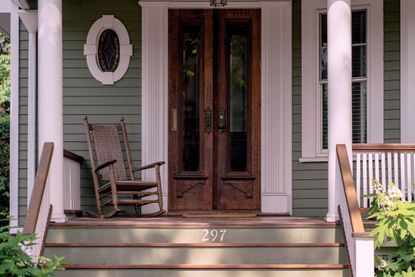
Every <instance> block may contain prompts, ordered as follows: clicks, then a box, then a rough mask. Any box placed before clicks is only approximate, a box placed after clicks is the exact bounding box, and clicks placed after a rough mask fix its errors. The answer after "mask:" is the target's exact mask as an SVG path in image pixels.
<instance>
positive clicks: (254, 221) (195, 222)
mask: <svg viewBox="0 0 415 277" xmlns="http://www.w3.org/2000/svg"><path fill="white" fill-rule="evenodd" d="M338 226H340V224H339V222H325V221H324V220H322V219H311V218H301V217H300V218H298V217H256V218H235V219H232V220H229V218H200V219H198V218H182V217H171V216H161V217H158V218H151V219H148V218H125V217H124V218H122V217H120V218H111V219H95V218H76V219H71V220H70V221H68V222H66V223H51V224H50V228H71V227H82V228H89V227H91V228H95V227H114V228H120V227H122V228H142V227H147V228H151V227H153V228H157V227H160V228H166V227H170V228H206V227H209V228H212V227H229V228H231V227H235V228H237V227H242V228H243V227H255V228H261V227H264V228H267V227H270V228H271V227H272V228H285V227H287V228H303V227H307V228H314V227H316V228H333V227H338Z"/></svg>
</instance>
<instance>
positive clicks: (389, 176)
mask: <svg viewBox="0 0 415 277" xmlns="http://www.w3.org/2000/svg"><path fill="white" fill-rule="evenodd" d="M391 182H392V153H390V152H388V183H387V184H385V186H386V187H387V186H388V184H389V183H391Z"/></svg>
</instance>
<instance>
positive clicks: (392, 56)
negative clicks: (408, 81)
mask: <svg viewBox="0 0 415 277" xmlns="http://www.w3.org/2000/svg"><path fill="white" fill-rule="evenodd" d="M383 10H384V28H385V32H384V41H385V44H384V48H385V50H384V51H385V54H384V62H385V65H384V67H385V75H384V80H385V82H384V86H385V89H384V91H385V96H384V106H385V116H384V118H385V120H384V124H385V134H384V136H385V142H386V143H387V142H400V139H401V136H400V133H401V132H400V125H401V120H400V98H401V97H400V1H399V0H384V7H383Z"/></svg>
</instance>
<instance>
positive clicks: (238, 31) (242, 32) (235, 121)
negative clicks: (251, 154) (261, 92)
mask: <svg viewBox="0 0 415 277" xmlns="http://www.w3.org/2000/svg"><path fill="white" fill-rule="evenodd" d="M228 38H229V117H230V118H229V121H230V126H229V151H230V153H229V162H230V170H231V171H236V172H241V171H246V170H247V138H248V136H247V89H248V72H247V70H248V38H249V26H248V24H232V25H230V26H229V36H228Z"/></svg>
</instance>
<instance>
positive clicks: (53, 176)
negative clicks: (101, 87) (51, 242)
mask: <svg viewBox="0 0 415 277" xmlns="http://www.w3.org/2000/svg"><path fill="white" fill-rule="evenodd" d="M38 23H39V32H38V59H39V64H38V70H39V75H38V76H39V98H38V105H39V149H42V145H43V143H45V142H47V141H50V142H53V143H54V153H53V157H52V162H51V166H50V170H49V177H48V184H47V187H48V191H49V201H50V203H51V204H52V205H53V213H52V220H53V221H55V222H64V221H65V220H66V218H65V214H64V210H63V87H62V71H63V70H62V0H38ZM39 154H40V153H39Z"/></svg>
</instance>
